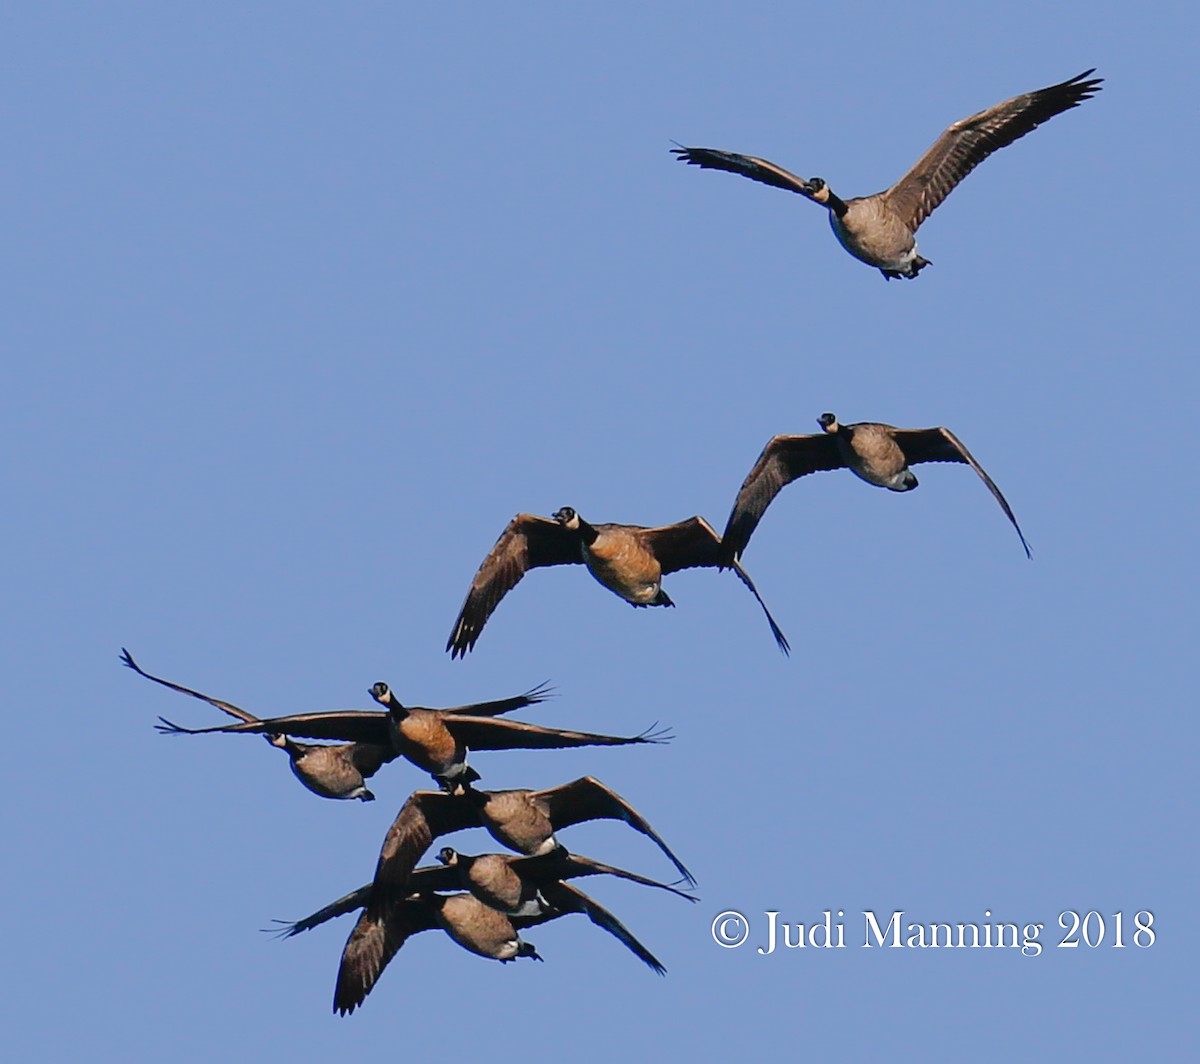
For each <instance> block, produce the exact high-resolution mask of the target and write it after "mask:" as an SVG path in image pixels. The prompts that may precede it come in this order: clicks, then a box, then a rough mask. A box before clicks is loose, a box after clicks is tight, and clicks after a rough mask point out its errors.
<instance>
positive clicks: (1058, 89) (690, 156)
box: [672, 68, 1104, 281]
mask: <svg viewBox="0 0 1200 1064" xmlns="http://www.w3.org/2000/svg"><path fill="white" fill-rule="evenodd" d="M1093 73H1095V69H1094V68H1093V69H1091V70H1085V71H1084V72H1083V73H1082V74H1078V75H1076V76H1075V77H1073V78H1070V79H1069V80H1067V81H1063V82H1060V83H1059V84H1057V85H1051V86H1049V87H1048V88H1045V89H1037V90H1036V91H1034V92H1026V93H1022V94H1021V95H1020V96H1014V97H1012V99H1010V100H1005V101H1003V102H1002V103H998V104H996V105H995V106H994V107H989V108H988V109H987V110H986V111H980V112H979V113H978V114H975V115H971V116H970V117H969V118H963V119H961V120H959V121H958V122H955V123H954V124H953V125H951V126H950V127H949V128H948V129H947V130H946V131H945V132H944V133H942V135H941V136H940V137H938V139H937V140H936V141H934V143H933V146H932V147H931V148H930V149H929V150H928V151H927V152H926V153H925V154H924V155H922V156H921V158H920V159H918V160H917V162H916V165H914V166H913V168H912V169H911V170H909V171H908V173H906V174H905V175H904V176H903V177H902V178H900V180H899V181H897V182H896V183H895V184H894V185H892V187H891V188H889V189H886V190H885V191H883V192H877V193H875V195H873V196H861V197H856V198H854V199H848V200H843V199H840V198H839V197H838V196H836V195H834V193H833V190H832V189H831V188H830V187H829V186H828V185H827V184H826V183H825V181H824V179H822V178H819V177H814V178H810V179H809V180H805V179H804V178H801V177H797V176H796V175H795V174H793V173H790V172H789V171H787V170H785V169H783V167H781V166H776V165H775V163H772V162H768V161H767V160H766V159H759V158H756V157H754V156H752V155H739V154H738V153H736V152H730V151H720V150H718V149H715V148H684V147H679V148H673V149H672V152H673V153H674V154H675V155H676V156H678V157H679V159H680V161H681V162H685V163H690V164H691V165H693V166H699V167H702V168H704V169H710V170H726V171H729V172H730V173H735V174H741V175H742V176H743V177H748V178H751V179H752V180H754V181H759V182H762V183H763V184H765V185H773V186H774V187H775V188H782V189H786V190H787V191H789V192H796V193H799V194H800V195H801V196H804V197H805V198H806V199H810V200H812V201H813V202H814V203H819V204H820V205H821V206H822V207H825V208H827V210H828V211H829V224H830V225H831V226H832V228H833V232H834V235H835V236H836V237H837V239H838V241H839V243H841V245H842V247H844V248H845V249H846V250H847V251H848V252H850V254H851V255H853V256H854V257H855V258H856V259H859V260H861V261H862V262H865V263H867V264H868V265H869V266H874V267H876V268H877V269H879V271H880V272H881V273H882V274H883V276H884V277H885V278H886V279H887V280H889V281H890V280H891V279H892V278H893V277H909V278H912V277H916V276H917V274H918V273H920V272H921V270H922V269H923V268H924V267H926V266H928V265H930V262H929V260H928V259H925V258H922V257H921V256H920V255H919V254H918V253H917V243H916V239H915V233H916V231H917V229H918V227H919V226H920V225H921V223H922V222H923V221H924V220H925V219H926V218H928V217H929V215H930V214H931V213H932V212H933V211H934V209H935V208H936V207H937V206H938V204H940V203H941V202H942V200H944V199H945V198H946V197H947V196H948V195H949V194H950V193H951V191H953V189H954V187H955V186H956V185H957V184H958V183H959V182H960V181H961V180H962V179H963V178H964V177H966V176H967V174H969V173H970V172H971V171H972V170H974V169H975V167H976V166H978V165H979V164H980V163H981V162H983V160H984V159H986V158H987V157H988V156H989V155H991V154H992V152H994V151H998V150H999V149H1000V148H1003V147H1006V146H1007V145H1009V144H1011V143H1012V142H1013V141H1015V140H1017V139H1018V138H1020V137H1023V136H1025V134H1026V133H1029V132H1031V131H1032V130H1034V129H1036V128H1037V127H1038V126H1040V125H1041V124H1042V123H1043V122H1046V121H1048V120H1049V119H1051V118H1053V117H1054V116H1055V115H1057V114H1062V112H1063V111H1069V110H1070V109H1071V108H1072V107H1078V106H1079V105H1080V104H1081V103H1083V101H1084V100H1088V99H1091V97H1092V96H1094V95H1095V94H1096V93H1097V92H1099V91H1100V84H1101V82H1102V81H1103V80H1104V79H1103V78H1092V77H1091V75H1092V74H1093Z"/></svg>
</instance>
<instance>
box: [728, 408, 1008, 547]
mask: <svg viewBox="0 0 1200 1064" xmlns="http://www.w3.org/2000/svg"><path fill="white" fill-rule="evenodd" d="M817 424H818V425H820V426H821V431H820V432H818V433H814V434H813V435H809V436H774V437H772V438H771V439H770V440H769V441H768V442H767V445H766V447H764V448H763V452H762V454H760V455H759V456H758V461H757V462H755V463H754V468H753V469H751V470H750V473H749V474H748V475H747V477H746V479H745V481H744V482H743V483H742V487H741V490H740V491H739V492H738V494H737V498H736V499H735V500H734V503H733V510H732V511H731V512H730V514H729V521H728V522H727V523H726V525H725V534H724V535H723V536H722V537H721V549H722V551H723V557H724V558H725V561H726V564H733V563H734V562H735V561H736V559H737V558H739V557H741V554H742V551H744V550H745V549H746V544H747V543H749V541H750V537H751V536H752V535H753V534H754V529H755V528H756V527H757V526H758V522H759V520H760V519H761V518H762V515H763V513H764V512H765V511H766V509H767V507H768V506H770V505H771V500H772V499H774V498H775V496H776V495H778V494H779V492H780V490H781V489H783V488H784V487H786V486H787V485H788V484H790V483H791V482H792V481H793V480H797V479H799V478H800V477H803V476H806V475H807V474H809V473H816V472H818V471H821V470H826V469H849V470H850V472H852V473H853V474H854V475H855V476H857V477H858V478H859V479H861V480H865V481H866V482H867V483H868V484H873V485H875V486H876V487H879V488H887V489H888V490H889V491H912V490H913V488H915V487H916V486H917V478H916V476H915V475H914V474H913V471H912V470H911V469H909V466H911V465H915V464H917V463H918V462H962V463H963V464H965V465H969V466H970V467H971V468H972V469H974V470H975V472H976V473H977V474H978V475H979V479H980V480H982V481H983V482H984V484H986V485H987V488H988V490H989V491H990V492H991V493H992V496H993V497H994V498H995V500H996V502H998V503H999V504H1000V509H1002V510H1003V511H1004V513H1005V515H1006V516H1007V517H1008V520H1009V521H1010V523H1011V524H1012V526H1013V528H1014V529H1016V532H1017V535H1018V536H1019V537H1020V540H1021V546H1022V547H1024V548H1025V556H1026V557H1027V558H1028V557H1031V556H1032V555H1031V552H1030V550H1029V544H1028V543H1026V542H1025V536H1024V534H1023V533H1022V532H1021V526H1020V525H1018V524H1017V519H1016V517H1015V516H1014V514H1013V512H1012V508H1011V507H1010V506H1009V505H1008V500H1007V499H1005V498H1004V496H1003V495H1002V494H1001V493H1000V489H999V488H998V487H996V484H995V481H993V480H992V478H991V477H989V476H988V475H987V473H986V472H985V471H984V468H983V466H981V465H980V464H979V463H978V462H977V461H975V459H974V457H973V456H972V455H971V452H970V451H968V450H967V449H966V447H965V446H963V443H962V441H961V440H960V439H959V438H958V437H957V436H955V435H954V433H953V432H951V431H950V430H949V429H947V428H942V427H938V428H932V429H898V428H894V427H893V426H891V425H884V424H881V423H880V422H876V421H860V422H858V423H857V424H853V425H843V424H841V423H840V422H839V421H838V419H837V417H836V416H835V415H833V414H822V415H821V416H820V417H819V418H817Z"/></svg>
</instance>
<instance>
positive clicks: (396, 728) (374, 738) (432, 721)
mask: <svg viewBox="0 0 1200 1064" xmlns="http://www.w3.org/2000/svg"><path fill="white" fill-rule="evenodd" d="M371 695H372V697H374V698H375V700H376V701H378V702H380V703H381V704H382V705H384V706H386V707H387V712H386V713H379V712H371V711H369V710H361V709H346V710H332V711H329V712H322V713H297V714H294V715H292V716H289V717H274V718H271V719H268V720H258V721H244V722H242V723H240V724H227V725H224V726H223V727H216V728H184V727H181V726H180V725H178V724H175V723H173V722H172V721H169V720H166V719H165V718H160V719H162V724H161V725H159V731H162V732H166V733H168V734H172V735H178V734H185V735H204V734H209V733H212V732H223V733H226V734H238V733H245V732H249V733H252V734H274V733H287V734H289V735H299V736H302V737H303V738H306V739H340V740H349V741H351V742H366V743H372V744H375V745H379V746H387V747H389V748H390V749H391V750H392V751H393V752H394V753H395V754H396V755H397V756H401V757H404V758H406V759H407V760H409V761H411V762H412V763H413V764H414V765H416V766H417V767H418V768H421V769H424V770H425V771H426V772H428V773H429V774H430V775H432V776H433V778H434V780H435V781H436V782H438V783H439V784H441V785H442V786H444V787H453V786H456V785H460V784H463V783H470V782H472V781H473V780H477V779H479V773H478V772H476V771H475V770H474V769H473V768H472V767H471V766H470V765H468V764H467V752H468V750H560V749H564V748H567V747H575V746H626V745H628V744H630V743H661V742H667V741H668V740H669V736H668V735H666V734H664V733H663V732H661V731H653V730H650V731H646V732H643V733H642V734H641V735H634V736H628V737H626V736H617V735H597V734H594V733H591V732H578V731H569V730H567V729H563V728H545V727H542V726H541V725H539V724H527V723H525V722H523V721H514V720H499V719H497V715H498V714H501V713H508V712H511V711H512V710H514V709H520V708H522V707H523V706H528V705H532V704H534V703H535V702H541V701H542V700H543V699H545V697H546V692H545V690H544V689H541V688H537V689H535V690H533V691H530V692H528V693H527V694H524V695H518V696H517V697H516V698H508V699H502V700H500V701H497V702H482V703H479V704H476V705H470V706H458V707H456V708H454V709H425V708H422V707H419V706H405V705H403V704H402V703H401V702H400V701H399V699H397V698H396V696H395V695H394V694H393V693H392V689H391V688H390V687H389V686H388V685H387V684H386V683H382V682H381V683H377V684H375V685H374V686H373V687H372V688H371Z"/></svg>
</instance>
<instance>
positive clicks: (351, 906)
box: [263, 883, 372, 938]
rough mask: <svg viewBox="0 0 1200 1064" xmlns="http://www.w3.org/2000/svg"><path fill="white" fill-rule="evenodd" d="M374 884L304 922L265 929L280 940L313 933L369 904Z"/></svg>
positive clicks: (307, 918) (347, 896) (340, 899)
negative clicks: (314, 929)
mask: <svg viewBox="0 0 1200 1064" xmlns="http://www.w3.org/2000/svg"><path fill="white" fill-rule="evenodd" d="M371 887H372V884H370V883H367V884H366V885H365V886H361V887H359V888H358V890H352V891H351V892H350V893H349V894H346V895H344V896H343V897H341V898H338V900H337V901H334V902H330V903H329V904H328V905H326V906H325V907H324V908H323V909H318V910H317V911H316V912H315V913H312V914H311V915H309V916H306V917H305V918H304V919H303V920H297V921H296V922H295V923H289V922H288V921H286V920H276V921H275V923H277V924H281V925H282V926H281V927H279V928H273V927H271V928H263V930H264V931H267V932H269V933H272V934H276V935H277V936H278V937H279V938H291V937H292V936H293V935H298V934H300V933H301V932H302V931H311V930H312V929H313V928H314V927H320V925H321V924H323V923H326V922H327V921H329V920H333V919H336V918H337V917H339V916H345V915H346V914H347V913H352V912H354V911H355V910H356V909H361V908H362V907H363V906H364V905H366V904H367V901H368V899H369V898H370V896H371Z"/></svg>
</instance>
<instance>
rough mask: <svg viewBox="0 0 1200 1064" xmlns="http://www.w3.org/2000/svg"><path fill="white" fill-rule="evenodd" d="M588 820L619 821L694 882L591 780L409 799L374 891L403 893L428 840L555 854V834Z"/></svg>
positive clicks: (386, 844)
mask: <svg viewBox="0 0 1200 1064" xmlns="http://www.w3.org/2000/svg"><path fill="white" fill-rule="evenodd" d="M588 820H623V821H625V823H627V824H628V825H629V826H630V827H632V828H633V829H634V830H635V831H638V832H641V833H642V834H643V835H645V836H646V837H647V838H649V839H651V840H652V841H653V842H654V843H655V844H656V845H657V846H658V848H659V849H660V850H661V851H662V852H663V853H664V854H665V855H666V857H667V859H668V860H669V861H670V862H671V863H672V864H673V865H674V866H675V868H676V869H677V871H678V872H679V874H680V876H681V877H682V878H683V879H684V880H685V881H686V882H687V883H688V885H689V886H694V885H695V882H696V880H695V877H693V875H692V874H691V872H689V871H688V869H687V867H686V866H685V865H684V864H683V862H682V861H680V860H679V858H678V857H676V856H675V854H674V853H672V851H671V849H670V847H668V846H667V844H666V843H665V842H664V841H663V840H662V838H661V837H660V836H659V835H658V833H657V832H656V831H655V830H654V828H652V827H651V826H650V823H649V822H648V821H647V820H646V818H645V817H643V816H642V815H641V814H640V813H639V812H638V811H637V810H636V809H634V808H633V806H632V805H630V804H629V803H628V802H627V801H626V800H625V799H624V798H622V797H621V796H620V795H619V794H617V793H616V791H613V790H611V789H610V788H608V787H606V786H605V785H604V784H603V783H601V782H600V781H599V780H597V779H595V778H594V777H592V776H582V777H580V778H579V779H577V780H572V781H571V782H570V783H564V784H562V785H561V786H558V787H549V788H546V789H544V790H519V789H516V790H503V791H483V790H476V789H475V788H474V787H471V786H469V785H467V786H460V787H456V788H455V789H454V790H453V792H448V791H445V790H437V791H414V792H413V793H412V794H411V795H410V796H409V798H408V801H406V802H405V803H404V805H403V806H401V808H400V812H399V813H397V814H396V819H395V820H394V821H392V825H391V827H390V828H389V829H388V833H387V836H386V837H385V838H384V841H383V846H382V848H381V849H380V852H379V861H378V863H377V865H376V868H375V880H374V882H375V884H376V885H377V886H378V887H379V888H381V889H383V888H387V889H390V890H392V891H393V892H403V891H404V890H405V889H406V888H407V887H408V883H409V878H410V875H411V873H412V870H413V869H414V868H416V866H417V863H418V862H419V861H420V860H421V858H422V857H423V856H424V855H425V853H426V851H427V850H428V849H429V847H430V846H431V845H432V843H433V840H434V839H436V838H440V837H441V836H443V835H450V834H452V833H454V832H456V831H462V830H464V829H466V828H473V827H482V828H486V829H487V831H488V832H489V834H490V835H491V836H492V838H494V839H495V840H496V841H497V842H499V843H500V844H501V845H502V846H507V847H508V848H509V849H511V850H515V851H516V852H517V853H523V854H530V855H541V854H548V853H553V852H555V851H556V850H563V849H564V847H563V846H562V843H560V842H559V840H558V836H557V832H558V831H559V830H560V829H561V828H565V827H570V826H571V825H574V824H582V823H584V822H585V821H588Z"/></svg>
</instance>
